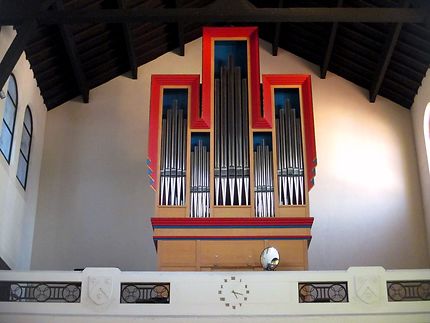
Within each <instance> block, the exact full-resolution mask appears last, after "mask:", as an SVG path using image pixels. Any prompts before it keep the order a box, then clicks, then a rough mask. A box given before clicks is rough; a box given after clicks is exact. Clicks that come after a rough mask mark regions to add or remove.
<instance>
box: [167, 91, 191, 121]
mask: <svg viewBox="0 0 430 323" xmlns="http://www.w3.org/2000/svg"><path fill="white" fill-rule="evenodd" d="M175 100H177V101H178V109H182V110H183V113H184V116H187V110H188V109H187V105H188V89H164V91H163V116H166V111H167V110H168V109H170V108H172V107H173V101H175Z"/></svg>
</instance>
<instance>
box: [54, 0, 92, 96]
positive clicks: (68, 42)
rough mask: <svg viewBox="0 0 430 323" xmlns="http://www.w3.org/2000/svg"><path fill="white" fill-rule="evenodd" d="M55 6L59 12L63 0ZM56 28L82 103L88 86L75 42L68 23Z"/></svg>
mask: <svg viewBox="0 0 430 323" xmlns="http://www.w3.org/2000/svg"><path fill="white" fill-rule="evenodd" d="M56 7H57V10H59V11H60V12H61V11H63V10H64V3H63V0H57V2H56ZM58 28H59V29H60V33H61V38H62V39H63V43H64V47H65V48H66V52H67V56H68V57H69V60H70V64H71V66H72V70H73V74H74V76H75V80H76V83H77V85H78V88H79V91H80V93H81V96H82V100H83V102H84V103H88V102H89V100H90V88H89V85H88V80H87V78H86V76H85V74H84V70H83V68H82V62H81V60H80V58H79V53H78V49H77V47H76V42H75V40H74V39H73V33H72V31H71V30H70V26H69V25H64V24H59V25H58Z"/></svg>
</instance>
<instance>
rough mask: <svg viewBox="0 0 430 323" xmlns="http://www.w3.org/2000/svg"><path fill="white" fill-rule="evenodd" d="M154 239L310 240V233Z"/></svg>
mask: <svg viewBox="0 0 430 323" xmlns="http://www.w3.org/2000/svg"><path fill="white" fill-rule="evenodd" d="M153 239H154V240H310V239H312V236H310V235H282V236H279V235H273V236H272V235H259V236H154V237H153Z"/></svg>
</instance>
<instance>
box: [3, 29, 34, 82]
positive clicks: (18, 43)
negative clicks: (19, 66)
mask: <svg viewBox="0 0 430 323" xmlns="http://www.w3.org/2000/svg"><path fill="white" fill-rule="evenodd" d="M36 27H37V24H36V21H34V20H33V21H30V22H27V23H25V24H24V25H22V26H20V27H19V30H18V32H17V35H16V36H15V38H14V40H13V41H12V44H11V45H10V46H9V48H8V50H7V51H6V53H5V55H4V56H3V59H2V60H1V62H0V89H2V88H3V87H4V85H5V83H6V81H7V79H8V78H9V75H10V74H11V73H12V71H13V69H14V67H15V65H16V63H17V62H18V60H19V58H20V57H21V55H22V53H23V52H24V49H25V46H26V44H27V42H28V40H29V39H30V37H31V35H32V34H33V32H34V30H35V29H36Z"/></svg>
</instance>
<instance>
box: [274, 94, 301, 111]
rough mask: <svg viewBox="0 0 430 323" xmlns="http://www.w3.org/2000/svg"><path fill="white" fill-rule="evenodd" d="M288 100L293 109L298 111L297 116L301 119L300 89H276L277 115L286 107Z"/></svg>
mask: <svg viewBox="0 0 430 323" xmlns="http://www.w3.org/2000/svg"><path fill="white" fill-rule="evenodd" d="M287 99H289V100H290V104H291V108H293V109H296V116H298V117H300V93H299V89H288V88H287V89H286V88H275V113H276V116H278V111H279V109H281V108H284V107H285V102H286V101H287Z"/></svg>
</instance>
